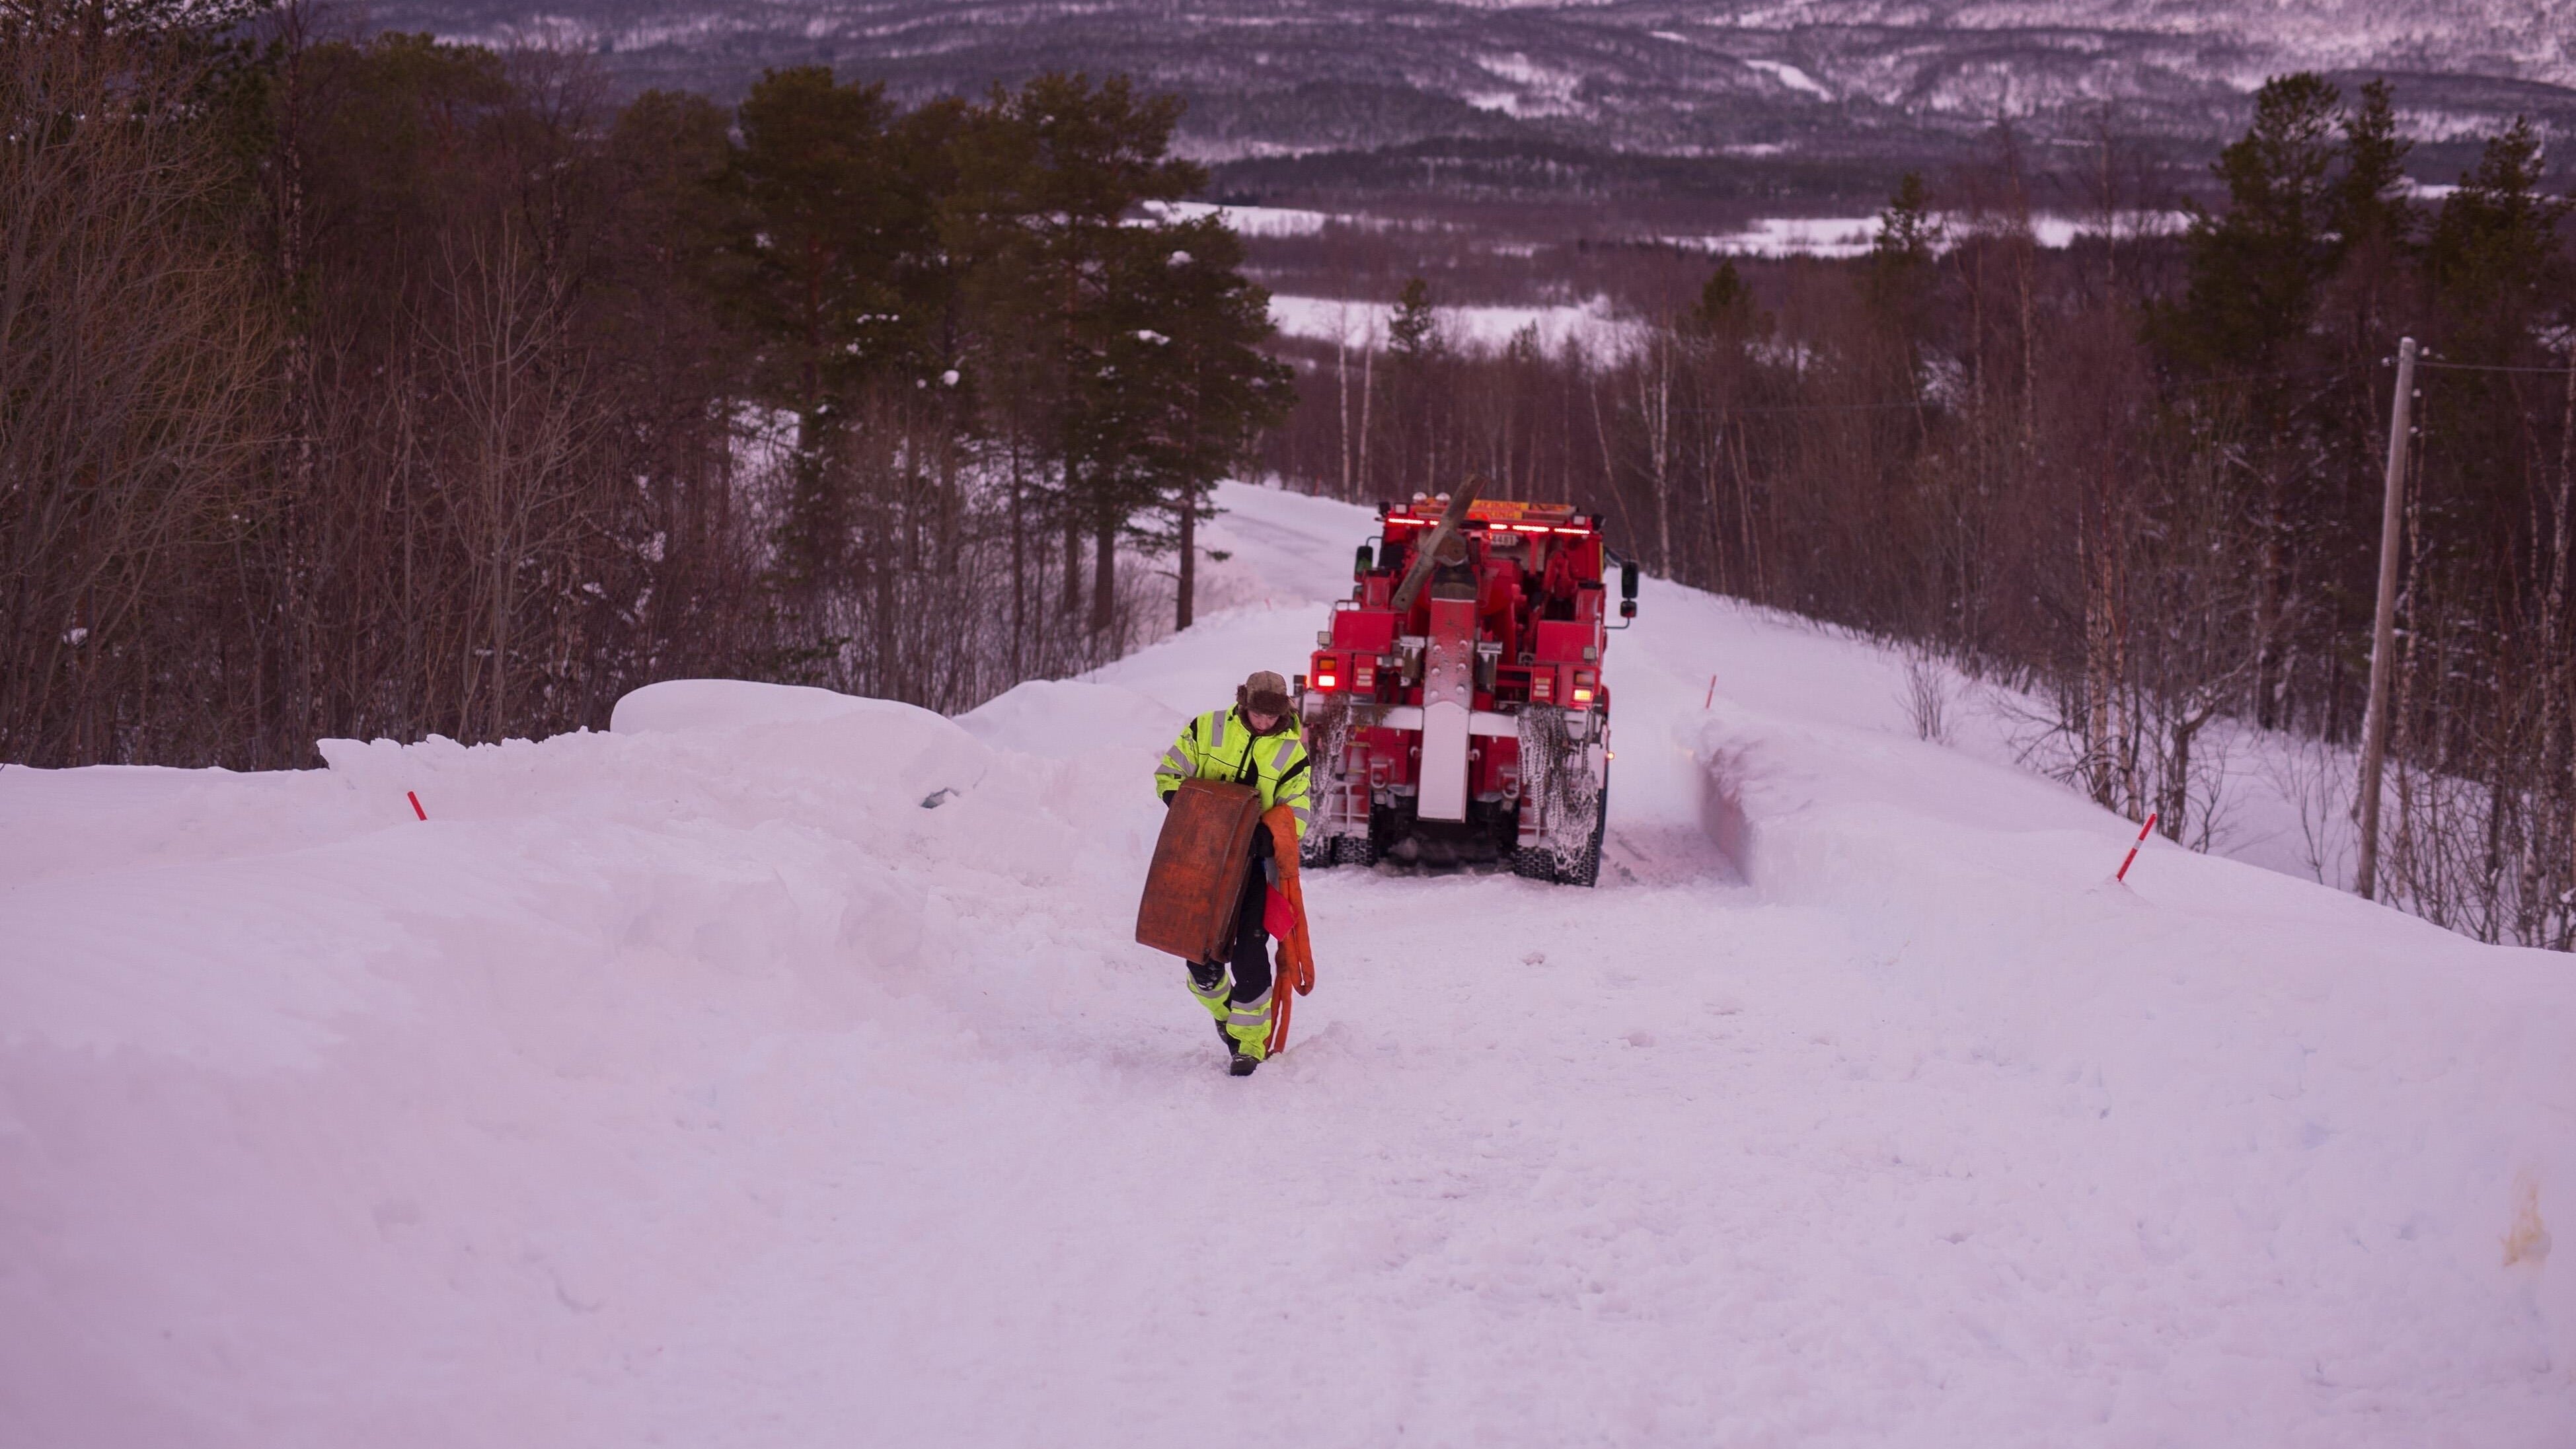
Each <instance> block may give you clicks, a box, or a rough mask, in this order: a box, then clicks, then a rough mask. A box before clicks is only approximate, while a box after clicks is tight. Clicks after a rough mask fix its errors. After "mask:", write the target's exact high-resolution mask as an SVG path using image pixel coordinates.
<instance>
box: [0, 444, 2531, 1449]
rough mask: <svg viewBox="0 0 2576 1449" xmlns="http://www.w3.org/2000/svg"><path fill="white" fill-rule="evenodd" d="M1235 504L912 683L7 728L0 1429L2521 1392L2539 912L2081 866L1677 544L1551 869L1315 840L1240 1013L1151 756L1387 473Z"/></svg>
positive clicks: (2219, 1429)
mask: <svg viewBox="0 0 2576 1449" xmlns="http://www.w3.org/2000/svg"><path fill="white" fill-rule="evenodd" d="M1222 501H1223V502H1224V503H1225V504H1226V505H1227V506H1228V507H1230V508H1232V509H1233V510H1235V511H1234V512H1233V513H1232V514H1231V515H1230V516H1229V517H1227V518H1225V519H1223V520H1221V521H1220V522H1219V523H1218V524H1217V525H1215V526H1214V527H1213V528H1212V529H1211V534H1212V537H1211V540H1210V541H1211V543H1212V545H1213V546H1215V547H1219V548H1230V549H1233V550H1235V551H1236V554H1237V560H1238V561H1239V562H1240V563H1242V564H1243V565H1244V566H1245V568H1246V569H1247V571H1248V572H1247V574H1246V576H1245V578H1243V579H1239V580H1237V584H1238V585H1239V586H1240V587H1239V588H1238V596H1239V597H1241V598H1242V599H1244V600H1245V602H1242V603H1240V604H1238V605H1236V606H1235V607H1233V608H1231V609H1228V610H1226V611H1224V612H1223V613H1221V614H1219V615H1217V616H1216V617H1214V618H1212V619H1209V620H1207V621H1206V622H1204V623H1202V624H1201V625H1199V626H1198V627H1197V628H1195V629H1193V630H1191V631H1189V632H1188V633H1186V634H1183V635H1181V636H1178V637H1176V638H1173V639H1171V640H1168V641H1166V642H1164V643H1162V644H1159V645H1157V646H1155V647H1153V648H1151V649H1149V650H1147V651H1145V652H1143V653H1141V654H1139V655H1137V656H1135V657H1133V658H1131V659H1129V660H1127V661H1125V662H1123V663H1121V664H1119V665H1117V666H1114V667H1112V668H1110V669H1108V670H1105V671H1103V672H1102V673H1101V674H1100V675H1099V676H1098V677H1097V678H1094V679H1091V680H1087V681H1079V682H1056V683H1044V684H1032V685H1028V686H1023V687H1022V688H1021V689H1019V690H1016V691H1013V692H1012V693H1011V694H1009V695H1006V696H1004V697H1003V698H1002V699H1000V700H997V701H995V702H994V703H993V704H991V705H988V706H986V707H985V708H984V709H982V710H979V711H977V712H975V713H974V714H973V715H970V716H967V717H966V718H964V719H963V720H961V721H957V722H954V723H952V722H949V721H945V720H941V719H939V718H937V717H935V716H930V715H926V714H922V713H920V712H917V711H913V710H909V709H906V708H904V707H901V706H895V705H889V704H882V703H876V702H866V701H850V700H845V699H841V698H839V697H836V696H823V695H818V694H814V693H809V692H796V691H781V690H770V689H760V688H754V687H743V686H733V687H726V686H703V685H678V686H662V687H657V688H656V689H654V690H651V691H647V692H644V693H643V694H641V695H638V696H633V697H630V699H629V700H628V701H627V702H626V703H625V704H624V705H623V706H621V708H620V711H619V714H618V718H617V721H616V728H615V729H614V730H612V731H611V732H609V733H605V734H595V735H577V736H567V737H562V738H557V739H553V740H548V741H544V742H540V743H535V744H528V743H514V744H511V745H508V746H504V747H500V748H484V749H472V750H467V749H461V748H457V747H454V746H451V745H445V744H441V743H437V742H433V743H431V744H427V745H419V746H413V747H409V748H400V747H396V746H393V745H390V744H377V745H372V746H360V745H354V744H352V745H335V746H333V747H332V748H331V750H330V752H329V755H330V759H331V762H332V764H331V768H330V769H329V770H327V771H316V772H311V773H305V774H278V775H264V776H238V775H228V774H223V773H220V772H211V771H170V770H116V769H105V770H82V771H69V772H63V773H45V772H37V771H28V770H21V769H7V770H0V1443H5V1444H7V1445H9V1446H10V1449H17V1446H21V1445H25V1446H79V1449H91V1446H125V1445H137V1446H140V1445H155V1446H157V1445H191V1446H198V1445H214V1446H226V1445H242V1446H254V1445H255V1446H262V1449H270V1446H300V1445H316V1446H320V1445H330V1446H345V1445H357V1444H364V1445H370V1446H410V1445H423V1446H427V1445H438V1446H450V1445H514V1446H515V1445H537V1444H542V1445H548V1446H574V1445H618V1446H623V1445H638V1444H671V1445H687V1446H705V1445H779V1446H790V1445H794V1446H806V1445H817V1444H889V1445H892V1444H958V1445H965V1444H1048V1445H1104V1446H1107V1445H1118V1446H1130V1445H1157V1446H1158V1445H1182V1444H1209V1443H1257V1444H1279V1445H1374V1444H1383V1443H1389V1442H1394V1441H1397V1440H1404V1441H1407V1442H1422V1443H1428V1444H1444V1445H1446V1444H1455V1445H1491V1444H1514V1445H1520V1444H1527V1445H1550V1446H1554V1445H1569V1444H1600V1445H1646V1444H1675V1445H1680V1444H1688V1445H1707V1444H1727V1445H1738V1444H1783V1445H1786V1444H1798V1445H1810V1444H1850V1445H1859V1444H1871V1445H1877V1444H1906V1445H1935V1446H1939V1445H1962V1446H1969V1445H1973V1446H1978V1449H1987V1446H1995V1445H2034V1446H2039V1445H2045V1446H2062V1445H2097V1444H2098V1445H2153V1444H2176V1445H2202V1444H2245V1445H2257V1444H2259V1445H2320V1446H2324V1445H2333V1446H2350V1445H2423V1444H2459V1445H2476V1446H2551V1445H2566V1444H2568V1443H2570V1442H2571V1439H2576V1428H2571V1426H2576V1279H2571V1277H2570V1270H2571V1268H2576V1263H2571V1262H2570V1261H2568V1260H2567V1255H2563V1254H2561V1255H2554V1256H2553V1254H2552V1252H2551V1244H2550V1227H2549V1224H2550V1222H2551V1220H2552V1219H2553V1218H2556V1219H2561V1220H2563V1219H2564V1216H2565V1214H2566V1212H2567V1204H2568V1202H2569V1201H2570V1193H2571V1191H2576V1066H2571V1063H2570V1057H2571V1054H2570V1050H2569V1043H2570V1042H2571V1041H2572V1040H2576V973H2571V970H2570V962H2569V961H2568V960H2567V959H2566V958H2564V957H2552V956H2546V955H2542V954H2539V953H2534V952H2521V951H2512V950H2504V949H2497V948H2490V947H2481V946H2478V945H2475V944H2473V943H2470V942H2467V941H2465V940H2462V939H2460V938H2457V937H2454V936H2451V935H2448V934H2446V933H2444V932H2441V931H2439V930H2436V929H2434V928H2432V927H2429V926H2426V925H2424V924H2422V923H2420V922H2417V921H2414V920H2411V919H2408V918H2406V917H2403V916H2399V915H2396V914H2393V913H2390V912H2387V911H2384V910H2379V909H2376V908H2373V907H2371V906H2368V905H2365V904H2362V903H2360V902H2357V901H2355V900H2353V899H2351V898H2349V897H2346V896H2342V895H2338V894H2336V893H2334V892H2331V891H2328V890H2326V889H2323V888H2321V887H2318V886H2315V885H2313V884H2307V883H2303V882H2300V881H2298V880H2294V879H2291V878H2289V877H2286V876H2282V875H2278V874H2274V873H2272V872H2268V871H2264V870H2261V869H2258V868H2256V867H2254V866H2252V865H2248V864H2244V863H2240V862H2235V861H2230V860H2225V859H2216V858H2211V857H2206V856H2198V855H2192V854H2189V853H2187V852H2183V851H2180V850H2176V849H2171V848H2166V847H2164V846H2163V845H2162V843H2161V842H2158V843H2157V844H2156V845H2153V846H2151V847H2150V848H2149V849H2148V851H2147V852H2146V853H2145V854H2144V855H2143V856H2142V857H2141V858H2140V860H2139V862H2138V864H2137V866H2136V868H2135V869H2134V870H2133V871H2132V872H2131V875H2130V878H2129V884H2128V886H2126V887H2120V886H2115V885H2112V884H2110V883H2109V881H2108V876H2109V874H2110V872H2111V869H2112V867H2113V866H2114V865H2115V864H2116V863H2117V861H2118V859H2119V856H2120V853H2121V851H2122V850H2123V849H2124V848H2125V846H2126V839H2127V836H2128V835H2129V834H2130V833H2131V829H2132V827H2130V826H2128V825H2127V824H2126V823H2124V822H2122V821H2120V820H2117V819H2115V818H2112V817H2110V816H2108V815H2106V814H2103V813H2101V812H2099V811H2097V810H2095V809H2094V808H2092V807H2091V806H2090V805H2088V804H2085V803H2084V802H2082V801H2080V800H2078V799H2076V798H2075V797H2073V796H2071V795H2069V794H2067V793H2065V792H2064V791H2061V790H2059V789H2057V788H2055V787H2054V786H2051V785H2049V784H2047V783H2045V782H2042V781H2038V780H2035V779H2033V778H2031V777H2029V776H2027V775H2025V774H2021V773H2017V772H2015V771H2013V770H2011V769H2009V768H2007V767H2006V766H2004V765H2001V764H1998V763H1996V762H1994V761H1992V760H1989V759H1985V758H1980V757H1979V756H1978V753H1977V752H1976V751H1975V750H1973V749H1972V750H1968V751H1960V750H1951V749H1945V748H1943V747H1940V746H1936V745H1930V744H1925V743H1922V742H1919V741H1917V740H1916V739H1915V738H1914V737H1913V734H1912V731H1911V730H1910V728H1908V726H1907V725H1906V723H1905V719H1904V711H1903V708H1902V706H1901V705H1900V704H1899V703H1898V695H1899V693H1900V690H1901V687H1902V686H1901V673H1902V672H1901V666H1900V665H1899V664H1898V663H1897V662H1895V661H1894V660H1893V659H1891V658H1889V657H1888V656H1886V655H1884V654H1882V653H1881V652H1879V651H1877V650H1874V649H1871V648H1869V647H1866V646H1863V645H1859V644H1855V643H1852V642H1849V641H1846V640H1841V639H1838V638H1835V637H1833V636H1831V635H1829V634H1826V633H1822V632H1819V631H1815V630H1811V629H1806V628H1803V627H1800V626H1798V625H1795V624H1794V623H1790V622H1785V621H1782V620H1778V619H1776V618H1773V617H1770V616H1766V615H1763V614H1760V613H1758V612H1756V611H1752V610H1749V609H1745V608H1742V607H1739V606H1735V605H1732V604H1729V603H1726V602H1723V601H1720V600H1716V599H1712V598H1709V597H1706V596H1703V595H1697V594H1693V593H1690V592H1689V591H1686V590H1682V589H1679V588H1672V587H1665V586H1662V585H1660V584H1653V583H1650V584H1649V586H1648V589H1647V593H1646V598H1645V612H1644V616H1643V618H1642V619H1641V620H1640V621H1639V623H1638V624H1637V626H1636V628H1635V629H1634V630H1633V631H1632V632H1629V633H1627V634H1625V635H1623V636H1622V637H1621V639H1620V640H1619V641H1618V642H1617V644H1616V646H1615V647H1614V649H1613V651H1612V655H1611V659H1610V662H1609V665H1608V668H1609V673H1610V679H1611V682H1612V685H1613V688H1614V691H1615V693H1616V698H1617V733H1616V736H1615V739H1614V743H1615V745H1616V746H1617V749H1618V759H1617V763H1616V765H1615V766H1614V776H1613V793H1612V806H1611V824H1612V830H1611V842H1610V850H1609V864H1608V865H1607V866H1606V867H1605V870H1604V882H1603V885H1602V886H1601V888H1600V889H1598V890H1596V891H1583V890H1576V889H1570V888H1562V887H1548V886H1541V885H1536V884H1532V883H1530V882H1525V881H1520V880H1516V879H1512V878H1509V877H1498V876H1450V877H1441V878H1406V877H1399V876H1393V875H1384V876H1381V875H1375V874H1364V873H1357V872H1352V871H1340V872H1331V873H1325V874H1319V875H1317V876H1315V877H1313V878H1312V879H1311V881H1310V884H1309V897H1310V902H1311V904H1312V906H1313V908H1314V911H1315V915H1316V923H1315V935H1316V943H1317V954H1318V961H1319V975H1320V982H1319V985H1318V987H1317V990H1316V992H1315V994H1314V995H1313V996H1312V997H1310V998H1307V999H1306V1000H1305V1001H1304V1002H1302V1003H1301V1005H1300V1008H1299V1010H1298V1013H1297V1027H1298V1032H1297V1040H1296V1041H1295V1043H1294V1044H1293V1045H1292V1046H1291V1048H1290V1049H1289V1051H1288V1053H1287V1055H1286V1056H1285V1057H1284V1058H1282V1059H1280V1060H1278V1061H1275V1062H1273V1063H1271V1064H1269V1065H1267V1066H1265V1067H1264V1068H1263V1069H1262V1071H1261V1072H1260V1073H1259V1074H1258V1075H1257V1076H1255V1077H1253V1078H1251V1079H1249V1080H1245V1081H1237V1080H1233V1079H1230V1078H1228V1077H1226V1076H1225V1075H1224V1074H1223V1072H1222V1070H1221V1066H1220V1054H1219V1050H1218V1048H1217V1045H1216V1043H1215V1041H1214V1039H1213V1038H1214V1034H1213V1033H1212V1032H1211V1031H1210V1030H1209V1028H1208V1026H1207V1021H1206V1017H1205V1015H1204V1013H1202V1012H1201V1011H1200V1010H1199V1008H1198V1007H1197V1006H1196V1004H1195V1003H1193V1002H1192V1001H1191V1000H1190V998H1189V996H1188V994H1187V993H1186V992H1185V991H1184V989H1183V987H1182V982H1181V973H1180V970H1179V968H1178V966H1177V964H1176V963H1174V962H1172V961H1170V960H1168V959H1164V958H1160V957H1157V956H1155V955H1154V954H1152V953H1150V952H1147V951H1145V950H1143V949H1142V948H1139V947H1137V946H1135V945H1133V944H1131V943H1130V940H1129V937H1130V928H1131V924H1132V912H1133V906H1134V902H1135V894H1136V888H1137V883H1138V880H1139V878H1140V876H1141V873H1142V869H1143V862H1144V859H1145V856H1146V854H1147V852H1148V849H1149V847H1150V843H1151V840H1152V832H1153V831H1154V829H1155V827H1156V826H1157V824H1158V823H1159V818H1160V817H1159V812H1158V811H1156V809H1155V808H1154V805H1153V802H1152V799H1151V795H1150V789H1149V786H1148V784H1147V772H1148V770H1149V769H1150V767H1151V764H1152V760H1153V758H1154V756H1155V755H1156V753H1157V752H1158V751H1159V750H1160V748H1161V746H1162V745H1163V743H1164V742H1165V741H1166V739H1167V738H1168V735H1169V733H1170V731H1171V730H1172V729H1174V728H1175V727H1176V726H1177V724H1178V723H1179V722H1180V720H1181V719H1182V718H1183V717H1184V715H1185V713H1186V712H1187V711H1190V710H1194V709H1197V708H1202V707H1206V706H1208V705H1212V704H1214V703H1216V702H1218V701H1220V700H1221V699H1223V698H1224V697H1225V696H1226V694H1227V692H1228V690H1229V687H1230V685H1231V683H1232V682H1233V681H1234V680H1235V679H1238V678H1239V677H1240V676H1241V675H1242V674H1243V673H1244V672H1245V671H1246V670H1248V669H1251V668H1255V667H1271V668H1278V669H1283V670H1286V669H1293V668H1295V667H1297V664H1298V662H1299V661H1300V660H1301V659H1302V657H1303V654H1304V651H1305V648H1306V641H1307V640H1308V639H1310V638H1311V637H1312V631H1313V629H1314V628H1315V627H1316V620H1317V617H1318V615H1319V614H1320V612H1321V611H1322V607H1323V605H1322V603H1321V601H1322V600H1323V599H1325V598H1327V597H1329V596H1331V595H1332V594H1333V593H1335V592H1336V591H1337V589H1338V587H1339V586H1340V585H1341V583H1342V581H1343V577H1342V571H1343V570H1344V569H1346V568H1347V560H1348V558H1349V557H1350V548H1351V546H1352V544H1353V543H1354V541H1355V540H1356V539H1358V538H1359V537H1360V536H1361V535H1362V534H1363V533H1364V532H1365V530H1366V526H1367V525H1366V515H1365V514H1363V513H1360V512H1358V511H1355V510H1350V509H1346V508H1343V507H1341V506H1339V505H1335V504H1331V503H1326V502H1320V501H1316V500H1309V499H1303V498H1297V497H1292V496H1286V495H1281V494H1277V493H1270V492H1265V491H1261V490H1256V489H1248V488H1230V489H1228V490H1227V491H1226V493H1225V494H1224V495H1223V499H1222ZM1712 675H1714V676H1715V678H1716V689H1715V692H1714V695H1713V698H1712V696H1711V694H1710V691H1709V681H1710V678H1711V676H1712ZM406 792H416V793H417V794H418V796H419V798H420V801H421V803H422V805H423V806H424V807H425V809H426V810H427V812H428V815H429V818H428V820H427V821H426V822H423V821H420V820H416V819H415V818H413V814H412V810H411V807H410V805H409V804H408V803H407V801H406V799H405V793H406ZM942 792H947V793H944V794H943V793H942ZM933 800H936V801H937V802H938V803H936V804H935V805H929V804H928V802H930V801H933ZM926 807H927V808H926Z"/></svg>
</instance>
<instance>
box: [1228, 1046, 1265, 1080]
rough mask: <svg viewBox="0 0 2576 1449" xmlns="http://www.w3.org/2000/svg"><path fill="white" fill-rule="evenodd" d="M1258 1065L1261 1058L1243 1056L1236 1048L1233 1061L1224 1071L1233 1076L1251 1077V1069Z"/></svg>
mask: <svg viewBox="0 0 2576 1449" xmlns="http://www.w3.org/2000/svg"><path fill="white" fill-rule="evenodd" d="M1260 1065H1261V1058H1259V1057H1248V1056H1245V1055H1244V1054H1243V1052H1242V1050H1241V1049H1240V1048H1237V1049H1236V1051H1235V1054H1234V1061H1233V1062H1232V1063H1230V1064H1229V1065H1228V1066H1227V1067H1226V1071H1227V1072H1228V1073H1229V1074H1231V1075H1233V1076H1238V1077H1248V1076H1251V1075H1252V1072H1253V1069H1254V1068H1256V1067H1258V1066H1260Z"/></svg>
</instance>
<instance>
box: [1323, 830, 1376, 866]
mask: <svg viewBox="0 0 2576 1449" xmlns="http://www.w3.org/2000/svg"><path fill="white" fill-rule="evenodd" d="M1333 863H1334V864H1336V865H1358V866H1370V865H1375V864H1377V845H1376V843H1375V842H1373V841H1371V840H1370V839H1369V838H1368V837H1367V836H1364V835H1343V836H1337V837H1335V838H1334V840H1333Z"/></svg>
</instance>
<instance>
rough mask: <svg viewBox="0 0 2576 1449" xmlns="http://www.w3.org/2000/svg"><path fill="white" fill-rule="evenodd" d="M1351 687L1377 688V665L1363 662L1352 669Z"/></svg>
mask: <svg viewBox="0 0 2576 1449" xmlns="http://www.w3.org/2000/svg"><path fill="white" fill-rule="evenodd" d="M1351 688H1353V689H1375V688H1377V666H1376V665H1374V664H1363V665H1360V666H1359V667H1358V668H1356V669H1353V670H1352V671H1351Z"/></svg>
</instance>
